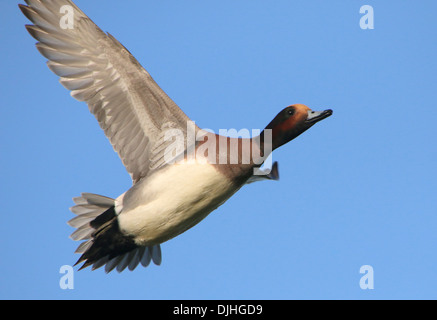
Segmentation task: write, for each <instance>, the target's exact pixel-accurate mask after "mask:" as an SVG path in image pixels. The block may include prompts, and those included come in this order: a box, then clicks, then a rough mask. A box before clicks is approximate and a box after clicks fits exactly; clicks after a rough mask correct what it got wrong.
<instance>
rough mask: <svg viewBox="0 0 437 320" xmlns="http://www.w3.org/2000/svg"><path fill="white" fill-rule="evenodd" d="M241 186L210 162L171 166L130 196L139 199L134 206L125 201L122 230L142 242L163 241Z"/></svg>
mask: <svg viewBox="0 0 437 320" xmlns="http://www.w3.org/2000/svg"><path fill="white" fill-rule="evenodd" d="M238 189H239V187H237V186H235V185H234V184H232V183H231V181H230V180H229V179H228V178H226V177H225V176H224V175H223V174H221V173H220V172H219V171H217V170H216V169H215V168H214V167H213V166H211V165H210V164H198V163H191V164H190V163H181V164H174V165H170V166H168V167H166V168H165V169H163V170H161V171H160V172H159V174H157V175H152V176H151V177H150V178H148V179H147V180H146V181H145V182H144V183H143V184H142V185H140V186H139V188H136V190H135V191H134V192H135V194H134V195H133V196H132V195H130V196H129V198H131V199H137V200H135V202H136V204H135V206H134V207H132V206H130V205H129V204H128V203H123V207H124V208H128V210H125V209H123V210H122V211H121V213H120V215H119V217H118V221H119V225H120V229H121V231H122V232H123V233H125V234H129V235H132V236H134V238H135V241H136V242H137V244H139V245H153V244H157V243H162V242H164V241H167V240H169V239H171V238H173V237H175V236H177V235H179V234H181V233H182V232H184V231H186V230H188V229H189V228H191V227H193V226H194V225H196V224H197V223H198V222H200V221H201V220H202V219H204V218H205V217H206V216H207V215H208V214H209V213H210V212H211V211H213V210H214V209H216V208H217V207H218V206H219V205H221V204H222V203H223V202H225V201H226V200H227V199H229V197H230V196H232V195H233V194H234V193H235V192H236V191H237V190H238ZM138 199H139V200H138ZM121 200H122V199H121V198H120V199H118V201H119V202H120V201H121ZM126 200H127V199H125V200H124V201H126Z"/></svg>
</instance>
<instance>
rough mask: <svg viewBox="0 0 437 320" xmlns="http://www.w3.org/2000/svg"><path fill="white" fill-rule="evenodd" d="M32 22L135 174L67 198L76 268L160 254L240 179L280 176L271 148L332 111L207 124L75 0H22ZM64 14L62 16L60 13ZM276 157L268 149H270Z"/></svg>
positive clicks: (56, 68) (53, 65)
mask: <svg viewBox="0 0 437 320" xmlns="http://www.w3.org/2000/svg"><path fill="white" fill-rule="evenodd" d="M25 2H26V4H19V8H20V9H21V11H22V13H23V14H24V15H25V16H26V17H27V18H28V19H29V20H30V21H31V22H32V24H29V25H26V29H27V31H28V32H29V33H30V35H31V36H32V37H33V38H35V39H36V40H37V41H38V42H37V43H36V47H37V49H38V51H39V52H40V53H41V54H42V55H43V56H44V57H45V58H47V59H48V61H47V65H48V67H49V69H50V70H51V71H52V72H53V73H55V74H56V75H57V76H59V78H60V83H61V84H62V85H63V86H64V87H65V88H67V89H68V90H69V91H70V94H71V96H72V97H73V98H75V99H77V100H79V101H83V102H85V103H87V105H88V108H89V111H90V112H91V113H92V114H93V115H94V116H95V118H96V119H97V121H98V123H99V125H100V127H101V128H102V129H103V131H104V133H105V135H106V137H107V138H108V139H109V141H110V143H111V144H112V146H113V148H114V150H115V152H116V153H117V154H118V155H119V157H120V159H121V161H122V163H123V165H124V166H125V168H126V170H127V172H128V173H129V174H130V176H131V179H132V187H131V188H129V189H128V190H127V191H126V192H124V193H123V194H121V195H120V196H118V197H117V198H110V197H105V196H102V195H98V194H94V193H82V194H81V195H80V196H78V197H75V198H73V202H74V206H72V207H71V208H70V210H71V211H72V213H74V214H75V217H74V218H73V219H71V220H70V221H68V224H69V225H70V226H72V227H73V228H75V231H74V232H73V233H72V234H71V236H70V237H71V238H72V239H73V240H76V241H82V242H81V243H80V245H79V246H78V248H77V250H76V251H75V253H78V254H80V258H79V259H78V261H77V262H76V264H75V265H78V264H81V263H82V265H81V266H80V268H79V270H81V269H83V268H86V267H89V266H90V267H91V269H92V270H95V269H98V268H100V267H103V266H104V270H105V272H107V273H108V272H111V271H112V270H114V269H115V270H117V271H118V272H122V271H123V270H125V269H126V268H127V269H128V270H131V271H132V270H134V269H135V268H136V267H137V266H138V265H140V264H141V265H142V266H144V267H146V266H148V265H149V264H150V263H151V262H153V263H154V264H156V265H160V264H161V262H162V253H161V244H162V243H164V242H166V241H168V240H170V239H173V238H174V237H176V236H178V235H180V234H182V233H183V232H185V231H187V230H189V229H190V228H192V227H194V226H195V225H197V224H198V223H199V222H200V221H202V220H203V219H204V218H205V217H206V216H208V215H209V214H210V213H211V212H212V211H214V210H215V209H217V208H218V207H219V206H220V205H222V204H223V203H224V202H225V201H227V200H228V199H229V198H230V197H231V196H232V195H234V194H235V193H236V192H237V191H238V190H239V189H240V188H241V187H243V186H244V185H246V184H248V183H253V182H256V181H262V180H278V179H279V171H278V163H277V162H274V163H273V164H272V165H271V166H270V167H266V163H267V159H269V156H270V154H271V153H272V152H273V151H274V150H275V149H277V148H279V147H280V146H282V145H284V144H286V143H288V142H289V141H291V140H293V139H295V138H296V137H298V136H299V135H300V134H302V133H303V132H305V131H306V130H308V129H309V128H311V127H312V126H313V125H314V124H316V123H318V122H319V121H321V120H323V119H325V118H327V117H329V116H331V115H332V113H333V111H332V110H331V109H327V110H323V111H313V110H312V109H310V108H309V107H307V106H306V105H303V104H293V105H289V106H287V107H286V108H284V109H283V110H281V111H280V112H279V113H278V114H277V115H276V116H275V117H274V118H273V120H272V121H271V122H270V123H269V124H268V125H267V126H266V127H265V128H264V129H263V130H262V131H260V132H259V134H257V135H252V136H250V135H249V136H247V135H241V136H237V137H229V136H224V135H219V134H216V133H214V132H211V131H208V130H204V129H201V128H200V127H199V126H197V125H196V124H195V122H194V121H192V120H190V118H189V117H188V116H187V115H186V114H185V113H184V112H183V111H182V110H181V109H180V108H179V107H178V106H177V105H176V103H175V102H173V100H171V99H170V97H169V96H168V95H167V94H166V93H165V92H164V91H163V90H162V89H161V88H160V87H159V86H158V84H157V83H156V82H155V81H154V80H153V78H152V77H151V76H150V74H149V73H148V72H147V71H146V70H145V69H144V68H143V67H142V66H141V64H140V63H139V62H138V61H137V60H136V59H135V58H134V56H133V55H132V54H131V53H130V52H129V51H128V50H127V49H126V48H125V47H124V46H123V45H122V44H121V43H120V42H119V41H118V40H117V39H115V37H113V36H112V35H111V34H110V33H105V32H103V31H102V30H101V29H100V28H99V27H98V26H97V25H96V24H95V23H94V22H93V21H92V20H91V19H90V18H89V17H88V16H86V15H85V14H84V13H83V11H82V10H80V9H79V8H78V7H77V6H76V5H75V4H74V3H73V2H72V1H71V0H58V1H42V0H25ZM61 20H62V21H63V22H64V24H63V25H62V24H60V21H61ZM270 158H271V157H270Z"/></svg>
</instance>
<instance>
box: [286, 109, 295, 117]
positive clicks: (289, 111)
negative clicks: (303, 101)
mask: <svg viewBox="0 0 437 320" xmlns="http://www.w3.org/2000/svg"><path fill="white" fill-rule="evenodd" d="M287 114H288V115H289V116H292V115H293V114H294V108H290V109H288V110H287Z"/></svg>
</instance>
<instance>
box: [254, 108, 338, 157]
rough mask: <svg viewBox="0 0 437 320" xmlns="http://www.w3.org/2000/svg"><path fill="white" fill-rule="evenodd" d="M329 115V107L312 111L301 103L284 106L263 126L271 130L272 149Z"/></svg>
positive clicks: (330, 112) (330, 113) (330, 111)
mask: <svg viewBox="0 0 437 320" xmlns="http://www.w3.org/2000/svg"><path fill="white" fill-rule="evenodd" d="M330 115H332V110H331V109H328V110H325V111H313V110H311V109H310V108H308V107H307V106H305V105H303V104H294V105H291V106H288V107H286V108H285V109H283V110H282V111H281V112H279V113H278V115H277V116H276V117H275V118H274V119H273V120H272V121H271V122H270V123H269V124H268V125H267V127H266V128H265V129H270V130H272V150H274V149H276V148H278V147H280V146H282V145H283V144H286V143H287V142H289V141H291V140H293V139H294V138H296V137H297V136H298V135H300V134H301V133H303V132H305V131H306V130H308V129H309V128H311V127H312V126H313V125H314V124H316V123H317V122H319V121H320V120H323V119H325V118H327V117H329V116H330ZM265 129H264V130H265ZM263 142H264V143H265V141H263Z"/></svg>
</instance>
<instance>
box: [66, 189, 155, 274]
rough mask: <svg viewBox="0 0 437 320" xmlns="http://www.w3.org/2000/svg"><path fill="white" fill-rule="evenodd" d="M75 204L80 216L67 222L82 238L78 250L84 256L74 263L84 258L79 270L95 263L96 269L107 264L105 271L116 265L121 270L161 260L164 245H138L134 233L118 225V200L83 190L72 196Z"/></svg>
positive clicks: (76, 211)
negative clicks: (76, 195)
mask: <svg viewBox="0 0 437 320" xmlns="http://www.w3.org/2000/svg"><path fill="white" fill-rule="evenodd" d="M73 201H74V203H75V204H76V205H75V206H73V207H71V208H70V210H71V212H73V213H74V214H76V215H77V217H75V218H73V219H71V220H70V221H68V224H69V225H70V226H72V227H74V228H77V230H76V231H74V232H73V233H72V234H71V236H70V237H71V238H72V239H73V240H76V241H80V240H86V241H85V242H82V243H81V244H80V245H79V247H78V248H77V250H76V252H75V253H81V254H82V256H81V257H80V258H79V260H78V261H77V262H76V264H75V265H77V264H79V263H81V262H84V264H83V265H82V266H81V267H80V269H79V270H81V269H83V268H86V267H88V266H90V265H92V269H93V270H95V269H97V268H100V267H101V266H103V265H105V271H106V273H108V272H111V271H112V270H113V269H114V268H117V271H118V272H121V271H123V270H124V269H126V267H128V268H129V270H131V271H132V270H134V269H135V268H136V267H137V266H138V264H139V263H141V264H142V265H143V266H144V267H147V266H148V265H149V264H150V261H151V260H152V261H153V262H154V263H155V264H156V265H160V264H161V260H162V258H161V247H160V245H159V244H158V245H154V246H149V247H144V246H138V245H137V244H136V243H135V241H134V239H133V237H130V236H128V235H124V234H123V233H122V232H121V231H120V228H119V225H118V220H117V214H116V212H115V200H114V199H111V198H107V197H104V196H100V195H97V194H92V193H82V194H81V196H80V197H77V198H73Z"/></svg>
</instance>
